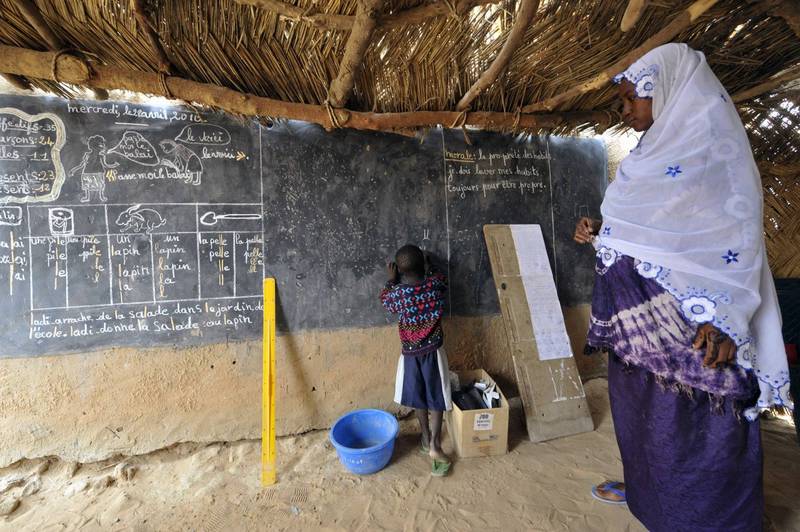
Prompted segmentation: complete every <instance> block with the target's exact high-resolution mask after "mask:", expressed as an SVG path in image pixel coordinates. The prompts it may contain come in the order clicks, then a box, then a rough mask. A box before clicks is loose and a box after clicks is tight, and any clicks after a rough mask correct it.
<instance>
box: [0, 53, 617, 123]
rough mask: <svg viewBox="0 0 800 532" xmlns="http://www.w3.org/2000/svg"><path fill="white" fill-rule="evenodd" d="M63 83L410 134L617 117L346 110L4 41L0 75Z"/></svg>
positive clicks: (243, 112) (581, 113)
mask: <svg viewBox="0 0 800 532" xmlns="http://www.w3.org/2000/svg"><path fill="white" fill-rule="evenodd" d="M54 62H55V63H56V70H57V71H58V77H59V80H60V81H64V82H67V83H73V84H76V85H85V86H89V87H94V88H102V89H122V90H128V91H134V92H140V93H144V94H159V95H160V94H163V91H164V87H163V85H167V89H168V90H169V92H170V93H171V94H172V95H173V96H174V97H175V98H179V99H181V100H184V101H187V102H197V103H199V104H202V105H207V106H210V107H214V108H217V109H221V110H223V111H227V112H229V113H233V114H239V115H245V116H266V117H272V118H281V119H291V120H304V121H306V122H311V123H314V124H319V125H322V126H324V127H329V126H330V114H331V113H333V114H335V115H336V117H337V120H338V122H339V123H340V127H347V128H352V129H363V130H373V131H391V132H398V131H399V132H404V133H408V131H409V130H412V129H420V128H429V127H435V126H437V125H440V124H445V125H448V124H453V123H456V121H458V123H459V124H461V123H463V124H465V125H467V126H477V127H481V128H484V129H499V130H503V129H506V130H507V129H516V128H519V129H528V130H530V129H534V130H535V129H552V128H556V127H565V126H571V125H582V124H597V123H600V124H606V125H611V124H613V123H616V122H617V121H618V120H619V115H618V114H616V115H615V114H614V113H611V112H607V111H577V112H569V113H551V114H536V115H533V114H519V115H517V114H512V113H493V112H476V113H460V112H457V111H416V112H409V113H366V112H357V111H350V110H345V109H330V108H326V107H325V106H322V105H313V104H303V103H293V102H284V101H281V100H273V99H270V98H262V97H260V96H255V95H253V94H246V93H242V92H239V91H235V90H233V89H228V88H226V87H220V86H218V85H211V84H208V83H200V82H197V81H192V80H188V79H184V78H179V77H175V76H170V77H167V78H163V77H162V76H159V75H158V74H157V73H154V72H142V71H139V70H132V69H124V68H118V67H113V66H107V65H101V64H92V65H91V69H90V68H88V66H87V65H86V63H85V62H84V61H83V60H81V59H78V58H77V57H75V56H72V55H69V54H58V53H55V52H39V51H36V50H30V49H26V48H17V47H14V46H5V45H0V73H6V74H15V75H19V76H26V77H29V78H39V79H50V80H55V79H54V77H53V63H54Z"/></svg>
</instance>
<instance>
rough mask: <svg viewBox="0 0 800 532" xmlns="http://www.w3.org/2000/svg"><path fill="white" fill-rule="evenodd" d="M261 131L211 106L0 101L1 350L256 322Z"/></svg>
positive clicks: (140, 340)
mask: <svg viewBox="0 0 800 532" xmlns="http://www.w3.org/2000/svg"><path fill="white" fill-rule="evenodd" d="M259 149H260V143H259V130H258V128H257V127H256V126H255V125H253V124H251V123H249V122H246V123H241V122H237V121H235V120H233V119H231V118H229V117H225V116H223V115H220V114H214V113H198V112H196V111H194V110H192V109H188V108H177V107H167V108H159V107H149V106H142V105H135V104H128V103H119V102H81V101H72V102H67V101H65V100H61V99H54V98H30V97H3V98H2V99H1V100H0V294H2V295H0V345H2V347H0V356H19V355H35V354H42V353H56V352H58V353H62V352H63V353H68V352H76V351H86V350H91V349H93V348H98V347H103V346H111V345H153V344H164V343H166V344H170V343H174V344H181V345H183V344H187V343H188V344H192V343H200V342H221V341H227V340H236V339H242V338H248V337H253V336H256V335H258V334H260V330H261V320H262V318H261V306H262V302H261V290H262V289H261V282H262V279H263V275H264V272H263V213H262V209H261V194H262V193H261V179H260V173H261V169H260V163H261V161H260V157H259Z"/></svg>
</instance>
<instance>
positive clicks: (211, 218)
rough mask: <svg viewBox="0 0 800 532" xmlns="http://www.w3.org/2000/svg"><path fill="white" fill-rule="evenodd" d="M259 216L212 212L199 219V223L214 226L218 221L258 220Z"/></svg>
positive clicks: (254, 214)
mask: <svg viewBox="0 0 800 532" xmlns="http://www.w3.org/2000/svg"><path fill="white" fill-rule="evenodd" d="M260 219H261V215H260V214H256V213H253V214H217V213H215V212H214V211H208V212H206V213H205V214H203V216H201V217H200V223H201V224H203V225H216V224H217V222H218V221H220V220H260Z"/></svg>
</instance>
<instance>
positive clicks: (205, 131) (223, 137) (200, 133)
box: [175, 124, 231, 146]
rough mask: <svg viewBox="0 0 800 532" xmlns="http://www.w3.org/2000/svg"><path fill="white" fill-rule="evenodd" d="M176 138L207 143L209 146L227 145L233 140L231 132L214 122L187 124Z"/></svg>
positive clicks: (188, 142)
mask: <svg viewBox="0 0 800 532" xmlns="http://www.w3.org/2000/svg"><path fill="white" fill-rule="evenodd" d="M175 140H177V141H180V142H185V143H186V144H206V145H209V146H225V145H227V144H230V142H231V134H230V133H228V130H227V129H225V128H224V127H222V126H215V125H214V124H197V125H191V126H185V127H184V128H183V129H182V130H181V132H180V134H179V135H178V136H177V137H175Z"/></svg>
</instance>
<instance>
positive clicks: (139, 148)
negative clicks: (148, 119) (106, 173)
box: [108, 131, 161, 166]
mask: <svg viewBox="0 0 800 532" xmlns="http://www.w3.org/2000/svg"><path fill="white" fill-rule="evenodd" d="M108 153H118V154H119V155H121V156H123V157H125V158H126V159H128V160H129V161H133V162H135V163H137V164H143V165H145V166H155V165H157V164H158V163H159V162H161V160H160V159H159V157H158V153H157V152H156V149H155V147H154V146H153V145H152V144H150V141H149V140H147V139H146V138H144V136H143V135H142V134H141V133H139V132H138V131H126V132H125V133H123V134H122V139H120V141H119V143H117V145H116V146H114V147H113V148H111V149H110V150H108Z"/></svg>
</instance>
